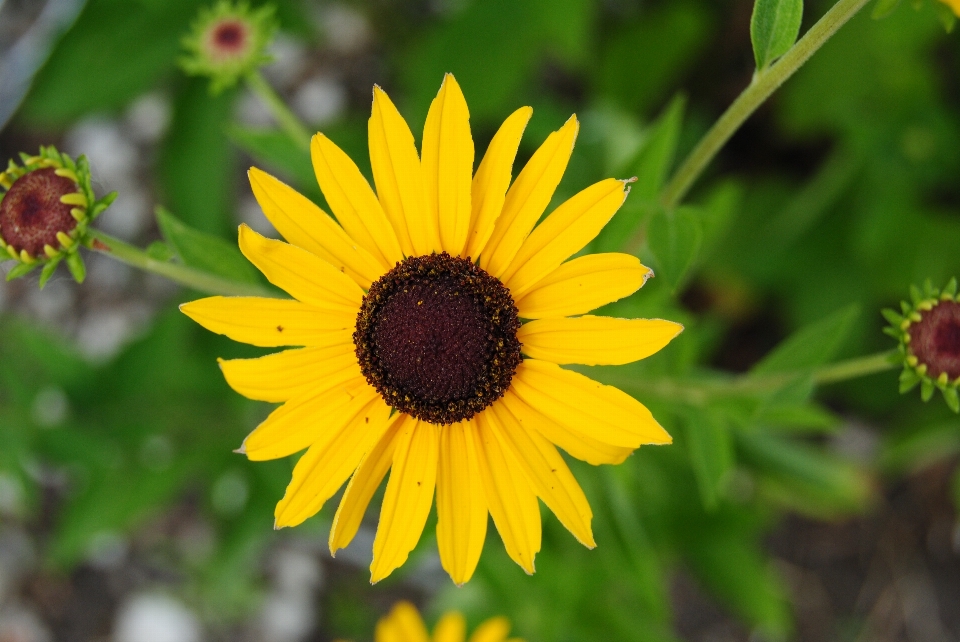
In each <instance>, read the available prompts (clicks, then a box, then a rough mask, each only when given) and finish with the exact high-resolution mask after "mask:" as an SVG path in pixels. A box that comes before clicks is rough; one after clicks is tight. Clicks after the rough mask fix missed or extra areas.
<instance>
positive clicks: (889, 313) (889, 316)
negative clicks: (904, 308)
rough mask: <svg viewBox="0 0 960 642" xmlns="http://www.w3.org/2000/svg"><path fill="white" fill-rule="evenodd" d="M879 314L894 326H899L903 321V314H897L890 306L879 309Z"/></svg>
mask: <svg viewBox="0 0 960 642" xmlns="http://www.w3.org/2000/svg"><path fill="white" fill-rule="evenodd" d="M880 314H882V315H883V318H884V319H886V320H887V321H889V322H890V323H892V324H893V325H895V326H899V325H900V324H901V323H903V316H901V315H899V314H897V313H896V312H895V311H893V310H891V309H890V308H884V309H883V310H881V311H880Z"/></svg>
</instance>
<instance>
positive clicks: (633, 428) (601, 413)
mask: <svg viewBox="0 0 960 642" xmlns="http://www.w3.org/2000/svg"><path fill="white" fill-rule="evenodd" d="M511 387H512V388H513V390H514V391H515V392H516V393H517V396H518V397H520V399H522V400H523V401H524V402H525V403H526V404H527V405H528V406H530V407H531V408H533V409H534V410H537V411H539V412H541V413H543V414H544V415H546V416H547V418H549V419H551V420H553V421H554V422H556V423H558V424H560V425H562V426H565V427H567V428H573V427H580V426H582V428H581V430H584V431H586V432H588V434H590V435H591V436H592V437H594V438H596V439H598V440H600V441H603V442H606V443H608V444H610V445H612V446H620V447H622V448H637V447H639V446H640V445H642V444H669V443H671V442H672V441H673V440H672V439H671V438H670V435H668V434H667V431H665V430H664V429H663V427H662V426H661V425H660V424H659V423H657V421H656V419H654V418H653V415H651V414H650V411H649V410H647V408H646V406H644V405H643V404H641V403H640V402H639V401H637V400H636V399H634V398H633V397H631V396H630V395H628V394H627V393H625V392H623V391H621V390H619V389H617V388H614V387H613V386H605V385H603V384H602V383H599V382H597V381H594V380H593V379H590V378H589V377H585V376H583V375H582V374H579V373H577V372H571V371H570V370H564V369H563V368H561V367H560V366H558V365H556V364H555V363H549V362H547V361H539V360H537V359H525V360H524V361H523V363H521V364H520V366H519V367H518V368H517V372H516V374H515V375H514V376H513V382H512V386H511Z"/></svg>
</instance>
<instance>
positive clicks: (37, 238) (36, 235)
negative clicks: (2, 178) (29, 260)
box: [0, 167, 77, 256]
mask: <svg viewBox="0 0 960 642" xmlns="http://www.w3.org/2000/svg"><path fill="white" fill-rule="evenodd" d="M76 191H77V184H76V183H74V182H73V181H72V180H70V179H69V178H64V177H63V176H57V174H56V170H55V169H53V168H52V167H47V168H44V169H38V170H34V171H32V172H30V173H28V174H24V175H23V176H21V177H20V178H18V179H17V180H16V181H14V183H13V185H11V186H10V190H9V191H8V192H7V193H6V195H5V196H4V197H3V201H2V202H0V236H3V240H4V241H6V242H7V244H9V245H11V246H12V247H13V249H15V250H16V251H17V252H19V251H20V250H26V251H27V252H29V253H30V254H31V255H33V256H37V255H38V254H40V253H41V252H43V246H44V245H49V246H51V247H53V248H57V247H59V246H60V242H59V241H58V240H57V232H64V233H65V234H69V233H70V232H71V231H72V230H73V228H75V227H76V226H77V221H76V219H75V218H73V215H71V214H70V210H71V209H73V207H74V206H73V205H67V204H66V203H61V202H60V197H61V196H65V195H67V194H72V193H74V192H76Z"/></svg>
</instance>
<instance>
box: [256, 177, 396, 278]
mask: <svg viewBox="0 0 960 642" xmlns="http://www.w3.org/2000/svg"><path fill="white" fill-rule="evenodd" d="M248 177H249V178H250V187H251V188H253V195H254V196H255V197H256V199H257V202H258V203H259V204H260V207H261V209H263V213H264V215H266V217H267V220H269V221H270V222H271V223H272V224H273V226H274V227H275V228H277V231H278V232H280V234H282V235H283V238H285V239H287V241H288V242H290V243H292V244H293V245H296V246H297V247H302V248H303V249H305V250H306V251H308V252H312V253H313V254H316V255H317V256H319V257H320V258H321V259H323V260H324V261H326V262H327V263H329V264H330V265H332V266H334V267H335V268H337V269H338V270H340V271H342V272H344V273H345V274H346V275H347V276H349V277H350V278H352V279H353V280H355V281H356V282H357V283H358V284H359V285H360V287H362V288H368V287H370V284H371V283H372V282H374V281H376V280H377V279H379V278H380V277H381V276H382V275H383V273H384V271H385V270H384V266H383V265H382V264H381V263H380V261H378V260H377V259H375V258H373V256H372V255H371V254H370V253H369V252H367V251H366V250H365V249H363V248H362V247H360V246H359V245H357V243H356V241H354V240H353V239H351V238H350V237H349V236H347V233H346V232H344V231H343V228H342V227H340V226H339V225H337V223H336V222H335V221H334V220H333V219H332V218H330V216H329V215H328V214H327V213H326V212H324V211H323V210H322V209H320V208H319V207H317V206H316V204H314V202H313V201H311V200H310V199H308V198H307V197H306V196H303V195H302V194H300V193H299V192H298V191H296V190H295V189H293V188H292V187H290V186H288V185H285V184H284V183H283V182H281V181H279V180H277V179H276V178H274V177H273V176H270V174H267V173H266V172H263V171H261V170H259V169H257V168H256V167H251V168H250V171H249V172H248Z"/></svg>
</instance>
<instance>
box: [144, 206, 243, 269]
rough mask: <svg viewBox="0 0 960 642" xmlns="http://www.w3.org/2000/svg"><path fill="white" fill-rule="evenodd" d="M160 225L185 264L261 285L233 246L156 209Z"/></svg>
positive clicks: (160, 209) (167, 239)
mask: <svg viewBox="0 0 960 642" xmlns="http://www.w3.org/2000/svg"><path fill="white" fill-rule="evenodd" d="M157 224H158V225H159V226H160V232H161V233H162V234H163V238H165V239H166V241H167V243H169V244H170V247H172V248H173V250H174V251H175V252H176V253H177V256H179V257H180V260H181V261H183V262H184V263H185V264H186V265H189V266H191V267H195V268H197V269H198V270H204V271H206V272H212V273H214V274H217V275H219V276H223V277H226V278H228V279H233V280H236V281H242V282H244V283H259V278H258V277H257V273H256V271H255V270H254V269H253V267H252V266H251V265H250V263H249V262H248V261H247V259H245V258H244V257H243V254H241V253H240V250H239V249H237V246H235V245H233V244H232V243H229V242H227V241H225V240H223V239H222V238H220V237H219V236H214V235H212V234H206V233H204V232H201V231H199V230H195V229H193V228H191V227H188V226H187V225H185V224H184V223H182V222H181V221H180V220H178V219H177V218H176V217H175V216H174V215H173V214H171V213H170V212H168V211H166V210H165V209H163V208H162V207H158V208H157Z"/></svg>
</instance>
